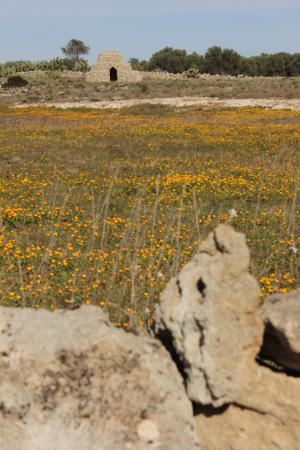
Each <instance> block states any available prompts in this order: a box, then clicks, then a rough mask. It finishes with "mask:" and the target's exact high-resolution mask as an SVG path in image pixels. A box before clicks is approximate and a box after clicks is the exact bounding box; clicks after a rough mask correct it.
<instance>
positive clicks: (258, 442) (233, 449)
mask: <svg viewBox="0 0 300 450" xmlns="http://www.w3.org/2000/svg"><path fill="white" fill-rule="evenodd" d="M195 423H196V427H197V430H198V437H199V441H200V442H201V445H202V447H203V450H224V449H226V450H253V449H255V450H299V448H300V378H296V377H290V376H287V375H286V374H284V373H276V372H273V371H271V370H270V369H269V368H265V367H260V366H259V365H257V364H255V362H253V364H252V366H251V367H249V370H248V372H247V376H246V377H245V379H244V386H243V389H242V390H241V392H240V395H239V398H237V400H236V402H235V403H232V404H230V405H228V408H227V409H226V410H225V411H223V412H222V413H220V414H218V412H217V411H214V413H213V414H211V412H209V413H207V412H206V414H205V413H202V414H198V415H196V416H195Z"/></svg>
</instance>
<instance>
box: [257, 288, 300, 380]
mask: <svg viewBox="0 0 300 450" xmlns="http://www.w3.org/2000/svg"><path fill="white" fill-rule="evenodd" d="M262 310H263V317H264V321H265V334H264V340H263V346H262V349H261V356H262V358H266V359H271V360H273V361H275V362H276V363H278V364H280V365H282V366H284V367H286V368H288V369H293V370H298V371H300V290H298V291H295V292H292V293H289V294H286V295H280V294H276V295H273V296H271V297H269V298H268V299H267V301H266V302H265V304H264V305H263V308H262Z"/></svg>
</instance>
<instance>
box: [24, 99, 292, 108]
mask: <svg viewBox="0 0 300 450" xmlns="http://www.w3.org/2000/svg"><path fill="white" fill-rule="evenodd" d="M139 105H165V106H172V107H187V106H204V107H215V106H217V107H222V108H239V107H249V106H250V107H251V106H253V107H263V108H271V109H292V110H298V109H300V99H277V98H273V99H265V98H257V99H253V98H247V99H240V98H239V99H219V98H210V97H171V98H151V99H149V98H144V99H130V100H115V101H99V102H90V101H79V102H55V103H30V104H28V103H27V104H23V105H18V107H19V108H26V107H35V106H36V107H38V106H39V107H41V106H43V107H56V108H61V109H69V108H88V109H121V108H126V107H131V106H139Z"/></svg>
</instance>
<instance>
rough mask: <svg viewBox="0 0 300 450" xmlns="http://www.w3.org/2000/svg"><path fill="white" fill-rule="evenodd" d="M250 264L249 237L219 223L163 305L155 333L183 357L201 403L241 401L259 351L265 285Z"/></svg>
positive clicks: (183, 367)
mask: <svg viewBox="0 0 300 450" xmlns="http://www.w3.org/2000/svg"><path fill="white" fill-rule="evenodd" d="M249 263H250V252H249V250H248V247H247V245H246V240H245V236H244V235H243V234H241V233H237V232H235V231H234V230H233V229H232V228H231V227H229V226H226V225H219V226H218V227H217V228H216V230H215V231H214V232H212V233H211V234H210V235H209V237H208V239H207V241H206V243H205V244H204V245H203V246H202V247H201V248H200V253H199V254H198V255H196V256H195V257H194V258H193V259H192V260H191V261H190V262H189V263H188V264H187V265H186V266H185V267H184V268H183V269H182V270H181V272H180V273H179V275H178V277H176V278H174V279H173V280H171V282H170V283H169V284H168V286H167V288H166V289H165V291H164V293H163V295H162V301H161V303H160V304H159V305H158V308H157V314H156V325H155V333H156V335H157V336H158V337H159V338H160V339H161V340H162V342H163V343H164V344H165V346H166V347H167V348H168V349H169V351H170V352H171V354H172V355H173V358H174V359H175V360H176V361H177V364H178V367H179V368H180V370H181V372H182V374H183V376H184V378H185V382H186V388H187V393H188V396H189V398H190V399H191V400H192V401H194V402H196V403H200V404H202V405H213V406H221V405H224V404H227V403H230V402H233V401H235V400H236V398H237V396H238V393H239V390H240V387H241V386H242V385H243V378H244V376H245V374H246V372H247V366H248V364H249V363H252V362H253V361H254V359H255V356H256V355H257V353H258V350H259V347H260V343H261V337H262V320H261V317H260V315H259V314H258V309H259V289H258V285H257V283H256V281H255V280H254V278H253V277H252V276H251V275H250V274H249Z"/></svg>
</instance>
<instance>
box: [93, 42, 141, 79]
mask: <svg viewBox="0 0 300 450" xmlns="http://www.w3.org/2000/svg"><path fill="white" fill-rule="evenodd" d="M112 68H114V69H116V70H117V75H118V81H121V82H124V83H136V82H138V81H141V80H142V76H141V74H140V72H137V71H134V70H132V67H131V65H130V64H129V63H128V62H127V61H126V60H125V59H124V57H123V55H122V54H121V53H119V52H116V51H114V50H110V51H108V52H105V53H102V54H101V55H99V58H98V61H97V63H96V64H95V65H94V66H93V67H92V68H91V70H90V72H88V74H87V78H86V79H87V81H90V82H99V83H101V82H109V81H110V69H112Z"/></svg>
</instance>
